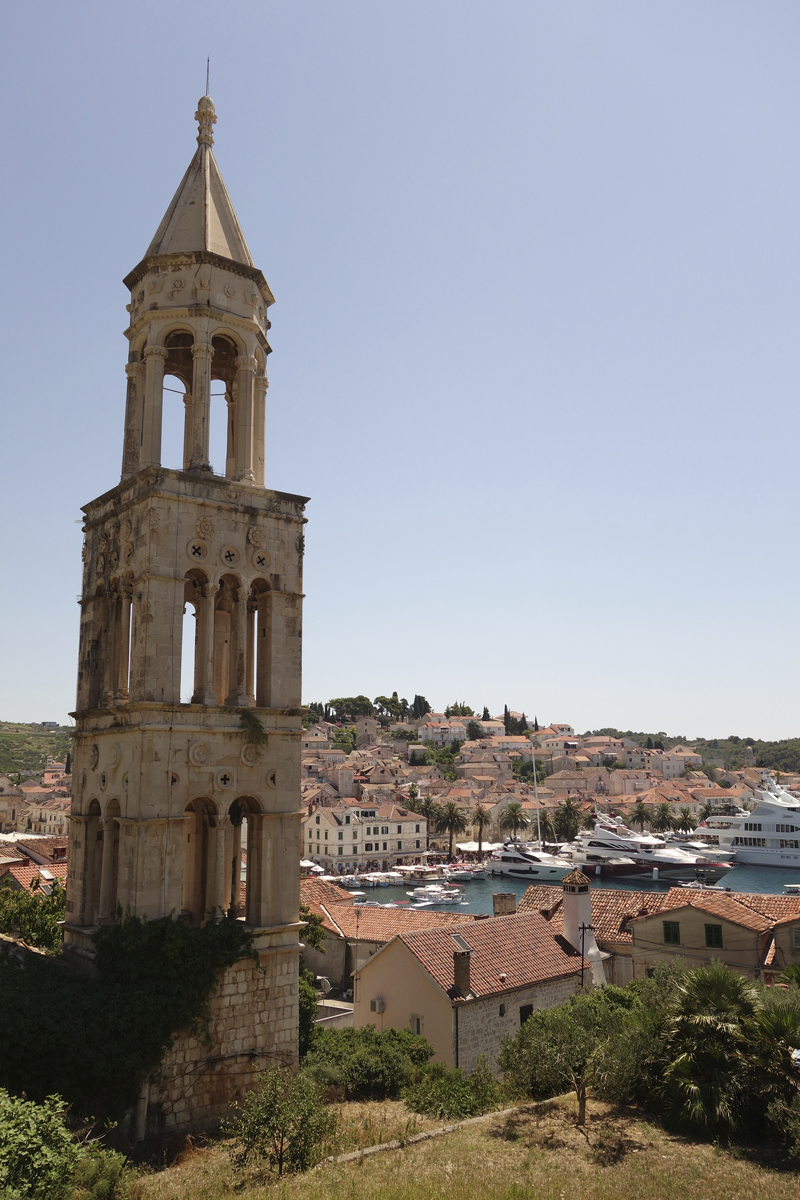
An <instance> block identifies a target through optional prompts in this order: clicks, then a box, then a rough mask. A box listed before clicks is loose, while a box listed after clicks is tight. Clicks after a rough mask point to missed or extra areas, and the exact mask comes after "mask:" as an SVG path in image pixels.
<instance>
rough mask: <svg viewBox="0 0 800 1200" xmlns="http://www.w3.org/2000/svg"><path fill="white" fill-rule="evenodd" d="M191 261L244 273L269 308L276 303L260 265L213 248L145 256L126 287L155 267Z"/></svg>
mask: <svg viewBox="0 0 800 1200" xmlns="http://www.w3.org/2000/svg"><path fill="white" fill-rule="evenodd" d="M190 263H210V264H211V266H213V267H222V269H223V270H225V271H230V272H231V273H232V274H233V275H242V276H243V277H244V278H245V279H252V280H253V282H254V283H255V284H256V286H257V287H258V290H259V291H260V293H261V296H262V298H263V300H264V303H265V304H266V306H267V308H269V306H270V305H271V304H274V303H275V297H274V296H273V294H272V292H271V290H270V286H269V284H268V283H267V281H266V279H265V278H264V274H263V272H261V271H260V270H259V269H258V267H248V266H246V264H245V263H238V262H234V260H233V259H232V258H224V257H223V255H221V254H214V252H213V251H212V250H192V251H185V252H182V253H180V254H150V255H147V256H145V257H144V258H143V259H142V261H141V262H140V263H137V265H136V266H135V267H134V268H133V270H132V271H130V272H129V273H128V274H127V275H126V276H125V278H124V279H123V281H122V282H123V283H124V284H125V287H126V288H128V289H129V290H130V291H132V290H133V289H134V288H135V287H136V285H137V283H139V281H140V280H141V279H143V278H144V276H145V275H146V274H147V272H148V271H151V270H152V269H153V267H162V266H163V267H170V266H180V267H182V266H188V265H189V264H190Z"/></svg>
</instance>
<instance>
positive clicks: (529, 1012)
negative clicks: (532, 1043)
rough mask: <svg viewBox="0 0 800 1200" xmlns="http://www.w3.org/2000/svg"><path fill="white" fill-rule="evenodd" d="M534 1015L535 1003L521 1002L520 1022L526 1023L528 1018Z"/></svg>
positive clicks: (521, 1023)
mask: <svg viewBox="0 0 800 1200" xmlns="http://www.w3.org/2000/svg"><path fill="white" fill-rule="evenodd" d="M532 1016H533V1005H532V1004H521V1005H520V1007H519V1023H520V1025H524V1024H525V1022H526V1021H527V1020H528V1018H529V1017H532Z"/></svg>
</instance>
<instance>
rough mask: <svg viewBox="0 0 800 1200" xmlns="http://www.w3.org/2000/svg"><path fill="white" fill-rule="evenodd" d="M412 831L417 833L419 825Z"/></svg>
mask: <svg viewBox="0 0 800 1200" xmlns="http://www.w3.org/2000/svg"><path fill="white" fill-rule="evenodd" d="M414 833H419V825H417V827H416V829H415V830H414Z"/></svg>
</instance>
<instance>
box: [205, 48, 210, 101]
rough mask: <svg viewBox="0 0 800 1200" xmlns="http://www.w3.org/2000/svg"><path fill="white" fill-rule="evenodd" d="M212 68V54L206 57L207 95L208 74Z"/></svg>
mask: <svg viewBox="0 0 800 1200" xmlns="http://www.w3.org/2000/svg"><path fill="white" fill-rule="evenodd" d="M210 70H211V56H210V55H209V57H208V58H207V59H206V95H208V75H209V71H210Z"/></svg>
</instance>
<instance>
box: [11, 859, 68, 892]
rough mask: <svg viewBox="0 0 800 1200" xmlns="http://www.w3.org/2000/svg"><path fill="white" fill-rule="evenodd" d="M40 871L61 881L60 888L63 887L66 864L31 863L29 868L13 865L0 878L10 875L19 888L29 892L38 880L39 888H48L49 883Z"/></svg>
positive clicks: (65, 876)
mask: <svg viewBox="0 0 800 1200" xmlns="http://www.w3.org/2000/svg"><path fill="white" fill-rule="evenodd" d="M42 871H48V872H49V873H50V874H51V875H52V876H53V877H54V878H55V879H58V880H60V881H61V886H62V887H63V886H64V882H65V880H66V878H67V864H66V863H65V862H61V863H46V864H41V865H40V864H38V863H31V864H30V866H27V867H22V866H19V865H17V864H16V863H15V864H14V865H13V866H10V867H9V868H8V869H7V870H5V871H3V872H2V876H5V875H11V876H12V877H13V878H14V879H16V881H17V883H18V884H19V885H20V887H21V888H27V890H28V891H30V890H31V886H32V884H33V882H34V880H38V881H39V885H40V886H41V887H48V886H49V885H50V882H51V881H50V880H49V879H46V878H43V877H42V876H41V872H42ZM2 876H0V878H2Z"/></svg>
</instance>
